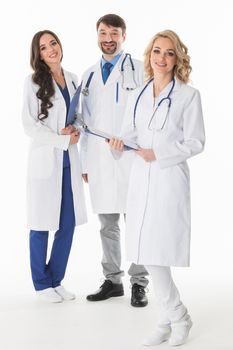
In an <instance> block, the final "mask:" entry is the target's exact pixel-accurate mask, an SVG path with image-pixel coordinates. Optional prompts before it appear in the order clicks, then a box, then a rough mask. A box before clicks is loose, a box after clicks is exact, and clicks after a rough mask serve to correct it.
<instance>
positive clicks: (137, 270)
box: [98, 214, 149, 287]
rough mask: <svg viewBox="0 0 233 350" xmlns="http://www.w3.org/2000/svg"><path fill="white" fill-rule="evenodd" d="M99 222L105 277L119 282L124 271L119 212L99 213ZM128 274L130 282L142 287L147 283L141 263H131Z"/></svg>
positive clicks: (146, 274) (145, 272) (146, 273)
mask: <svg viewBox="0 0 233 350" xmlns="http://www.w3.org/2000/svg"><path fill="white" fill-rule="evenodd" d="M98 216H99V219H100V223H101V229H100V236H101V241H102V247H103V258H102V266H103V273H104V276H105V278H106V279H108V280H110V281H112V282H113V283H121V277H122V276H124V271H122V270H121V243H120V228H119V219H120V214H99V215H98ZM128 274H129V275H130V276H131V278H130V282H131V284H132V285H133V284H134V283H137V284H139V285H141V286H143V287H146V286H147V284H148V282H149V281H148V279H147V278H146V277H145V276H148V272H147V271H146V269H145V268H144V266H143V265H136V264H131V266H130V268H129V271H128Z"/></svg>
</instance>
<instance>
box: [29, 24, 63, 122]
mask: <svg viewBox="0 0 233 350" xmlns="http://www.w3.org/2000/svg"><path fill="white" fill-rule="evenodd" d="M44 34H50V35H52V36H53V37H54V39H55V40H56V41H57V43H58V45H59V46H60V47H61V51H62V45H61V42H60V40H59V38H58V36H57V35H56V34H55V33H53V32H51V31H50V30H47V29H46V30H41V31H39V32H37V33H36V34H35V35H34V37H33V39H32V43H31V54H30V64H31V67H32V69H33V71H34V73H33V74H32V80H33V82H34V83H36V84H37V85H39V90H38V91H37V93H36V96H37V97H38V98H39V99H40V100H41V110H40V111H39V114H38V119H40V120H43V119H45V118H47V117H48V109H49V108H51V107H52V106H53V104H52V102H51V101H50V99H51V97H52V96H53V95H54V94H55V89H54V85H53V79H52V74H51V70H50V68H49V66H48V65H47V64H46V63H45V62H44V61H43V60H42V59H41V57H40V38H41V37H42V35H44ZM62 56H63V51H62Z"/></svg>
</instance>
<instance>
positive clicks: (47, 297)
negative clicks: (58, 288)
mask: <svg viewBox="0 0 233 350" xmlns="http://www.w3.org/2000/svg"><path fill="white" fill-rule="evenodd" d="M36 294H37V296H38V297H39V298H40V299H41V300H44V301H48V302H50V303H61V302H62V301H63V299H62V297H61V296H60V295H58V294H57V293H56V292H55V290H54V289H53V288H46V289H42V290H38V291H37V292H36Z"/></svg>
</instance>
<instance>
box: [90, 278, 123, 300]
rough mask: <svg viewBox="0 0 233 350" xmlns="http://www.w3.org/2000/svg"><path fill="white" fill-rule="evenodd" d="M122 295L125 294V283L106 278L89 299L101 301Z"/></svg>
mask: <svg viewBox="0 0 233 350" xmlns="http://www.w3.org/2000/svg"><path fill="white" fill-rule="evenodd" d="M122 295H124V289H123V284H117V283H112V281H110V280H105V281H104V283H103V284H102V285H101V286H100V289H99V290H98V291H97V292H96V293H94V294H90V295H88V296H87V300H89V301H99V300H105V299H109V298H112V297H121V296H122Z"/></svg>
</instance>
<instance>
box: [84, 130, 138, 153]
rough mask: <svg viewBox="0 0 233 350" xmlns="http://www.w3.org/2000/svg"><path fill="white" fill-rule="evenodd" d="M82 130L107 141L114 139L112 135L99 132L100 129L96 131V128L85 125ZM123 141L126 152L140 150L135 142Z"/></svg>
mask: <svg viewBox="0 0 233 350" xmlns="http://www.w3.org/2000/svg"><path fill="white" fill-rule="evenodd" d="M82 130H83V131H84V132H85V133H87V134H90V135H93V136H97V137H102V138H103V139H107V140H110V139H111V138H113V137H114V136H113V135H110V134H108V133H106V132H104V131H101V130H98V129H94V128H92V127H89V126H87V125H83V126H82ZM121 140H122V141H123V143H124V149H125V150H131V149H132V150H137V149H139V146H138V145H137V144H136V143H135V142H133V141H130V140H126V139H124V138H122V139H121Z"/></svg>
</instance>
